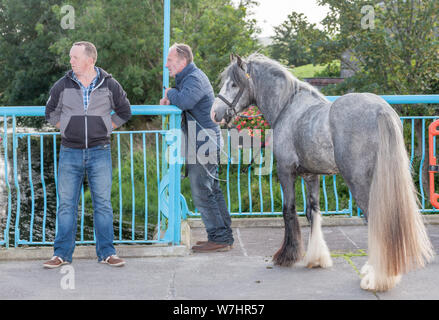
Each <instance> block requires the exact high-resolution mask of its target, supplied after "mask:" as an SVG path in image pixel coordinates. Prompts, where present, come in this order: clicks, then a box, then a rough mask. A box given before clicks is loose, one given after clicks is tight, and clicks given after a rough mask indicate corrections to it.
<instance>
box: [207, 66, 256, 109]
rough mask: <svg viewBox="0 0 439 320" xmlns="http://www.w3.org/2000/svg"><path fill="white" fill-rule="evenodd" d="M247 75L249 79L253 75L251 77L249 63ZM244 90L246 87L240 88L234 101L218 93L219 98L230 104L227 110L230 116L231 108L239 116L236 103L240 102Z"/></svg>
mask: <svg viewBox="0 0 439 320" xmlns="http://www.w3.org/2000/svg"><path fill="white" fill-rule="evenodd" d="M245 76H246V77H247V79H249V80H250V79H251V77H250V65H248V70H247V72H246V73H245ZM244 90H245V88H243V87H240V88H239V91H238V94H237V95H236V96H235V98H234V99H233V101H232V102H230V101H229V100H227V98H226V97H224V96H223V95H221V94H218V95H217V96H216V97H217V98H219V99H221V100H222V101H223V102H224V103H225V104H226V105H228V106H229V108H228V109H227V111H226V114H227V115H228V116H230V111H229V110H230V109H231V110H232V111H233V114H232V116H238V112H236V109H235V107H236V105H237V104H238V101H239V99H241V97H242V94H243V93H244Z"/></svg>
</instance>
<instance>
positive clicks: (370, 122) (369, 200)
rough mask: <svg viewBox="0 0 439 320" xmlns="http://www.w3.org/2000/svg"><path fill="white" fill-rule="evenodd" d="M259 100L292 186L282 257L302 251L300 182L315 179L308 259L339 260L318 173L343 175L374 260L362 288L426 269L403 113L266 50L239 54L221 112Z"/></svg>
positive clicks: (320, 263) (217, 110) (284, 180)
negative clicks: (325, 222)
mask: <svg viewBox="0 0 439 320" xmlns="http://www.w3.org/2000/svg"><path fill="white" fill-rule="evenodd" d="M251 104H255V105H257V106H258V107H259V109H260V110H261V112H262V113H263V114H264V117H265V119H267V120H268V122H269V123H270V125H271V128H272V129H273V152H274V156H275V157H276V160H277V168H278V171H277V172H278V177H279V180H280V183H281V185H282V189H283V192H284V206H283V218H284V222H285V235H284V241H283V244H282V246H281V248H280V249H279V250H278V251H277V252H276V253H275V255H274V257H273V260H274V262H275V264H277V265H281V266H289V265H292V264H293V263H295V262H297V261H299V260H301V259H302V257H303V252H302V250H303V249H302V240H301V234H300V227H299V222H298V218H297V214H296V207H295V180H296V178H297V176H302V177H303V178H304V180H305V182H306V187H307V200H306V217H307V219H308V221H309V222H310V224H311V233H310V239H309V245H308V249H307V252H306V254H305V257H304V259H305V264H306V266H307V267H309V268H312V267H322V268H326V267H330V266H332V260H331V256H330V253H329V250H328V247H327V245H326V243H325V241H324V239H323V233H322V230H321V216H320V207H319V175H320V174H329V175H332V174H337V173H339V174H341V176H343V178H344V180H345V181H346V183H347V185H348V187H349V189H350V190H351V192H352V195H353V197H354V198H355V200H356V202H357V204H358V206H359V207H360V208H361V209H362V211H363V212H364V215H365V217H366V219H367V221H368V236H369V239H368V247H369V248H368V262H367V263H366V264H365V265H364V267H363V268H362V269H361V273H362V280H361V288H363V289H366V290H373V291H385V290H388V289H390V288H392V287H393V286H395V284H396V283H398V281H399V280H400V278H401V275H402V274H403V273H406V272H408V271H410V270H412V269H414V268H417V267H422V266H424V265H425V263H426V262H428V261H429V260H431V258H432V257H433V249H432V246H431V243H430V240H429V238H428V236H427V233H426V230H425V226H424V224H423V219H422V216H421V215H420V212H419V208H418V203H417V198H416V189H415V186H414V183H413V180H412V177H411V174H410V168H409V165H410V163H409V160H408V156H407V151H406V149H405V146H404V139H403V135H402V126H401V121H400V119H399V117H398V115H397V114H396V112H395V111H394V110H393V109H392V108H391V107H390V106H389V105H388V104H387V103H386V102H385V101H384V100H383V99H382V98H381V97H379V96H377V95H374V94H370V93H350V94H346V95H344V96H342V97H340V98H338V99H337V100H336V101H335V102H333V103H331V102H329V101H328V100H327V99H326V98H325V97H324V96H323V95H322V94H321V93H320V92H319V91H318V90H317V89H315V88H313V87H312V86H310V85H309V84H307V83H305V82H302V81H300V80H298V79H296V78H295V77H294V76H293V75H292V74H291V73H290V72H288V70H287V69H286V68H285V67H283V66H282V65H281V64H279V63H277V62H276V61H273V60H271V59H268V58H267V57H265V56H263V55H259V54H253V55H251V56H249V57H248V58H247V59H246V60H244V59H241V58H240V57H239V56H232V62H231V64H230V65H229V66H228V67H227V68H226V70H225V71H224V72H223V73H222V87H221V91H220V93H219V95H218V96H217V98H216V99H215V102H214V105H213V107H212V112H211V117H212V120H214V121H216V122H220V121H221V120H225V121H226V122H227V123H230V122H231V120H232V119H233V118H234V116H236V115H237V114H238V113H239V112H242V111H243V110H245V109H246V108H247V107H248V106H249V105H251Z"/></svg>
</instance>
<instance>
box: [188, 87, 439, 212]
mask: <svg viewBox="0 0 439 320" xmlns="http://www.w3.org/2000/svg"><path fill="white" fill-rule="evenodd" d="M382 97H383V98H384V99H385V100H386V101H387V102H388V103H389V104H439V95H413V96H398V95H384V96H382ZM327 98H328V99H329V100H330V101H334V100H335V99H337V98H338V97H337V96H329V97H327ZM438 118H439V116H437V117H436V116H434V117H422V116H419V117H401V122H402V124H403V127H404V135H405V138H406V141H410V143H408V144H407V150H408V152H409V155H410V161H411V165H412V172H413V177H414V179H415V183H416V186H417V187H418V192H419V195H420V203H421V210H422V212H423V213H437V212H438V210H436V209H434V208H433V207H432V206H431V205H430V203H429V200H428V195H427V193H428V191H427V190H425V187H426V186H427V179H428V177H426V176H425V173H426V165H428V163H427V162H428V156H427V155H428V149H427V148H428V145H426V143H428V125H429V124H430V123H431V122H432V121H434V120H436V119H438ZM419 135H420V137H419ZM223 138H224V142H225V145H224V152H226V153H227V160H226V163H224V162H222V163H223V164H222V165H221V166H220V178H221V180H223V181H222V182H221V187H222V190H223V192H224V194H225V197H226V201H227V203H228V209H229V212H230V213H231V215H232V216H235V217H239V216H249V217H255V216H276V215H281V214H282V203H283V192H282V188H281V186H280V184H279V181H278V179H277V176H276V165H275V159H273V156H272V155H271V156H267V155H266V154H265V152H266V151H265V150H263V149H262V150H260V151H259V150H258V151H257V152H258V153H259V156H257V155H256V157H255V154H254V150H252V149H239V150H234V149H231V139H230V132H228V131H226V132H224V133H223ZM426 141H427V142H426ZM416 154H418V156H417V155H416ZM252 157H253V159H256V160H257V158H258V157H259V158H260V159H266V160H267V161H268V163H267V161H265V162H264V161H258V162H257V161H254V162H253V163H251V164H243V161H242V160H243V159H244V158H247V159H251V158H252ZM256 162H257V163H256ZM267 167H268V172H269V174H265V175H261V174H259V173H260V172H261V170H263V169H264V168H267ZM423 168H424V169H423ZM423 181H424V183H422V182H423ZM184 190H185V192H184V196H185V198H186V199H188V204H187V209H186V210H184V211H183V214H184V217H186V215H187V216H189V217H199V213H198V212H197V210H196V208H194V206H193V204H192V203H191V201H190V192H189V190H188V188H184ZM320 190H321V194H320V208H321V212H322V214H325V215H347V216H350V217H352V216H353V215H355V216H360V215H361V210H360V209H359V208H358V207H356V204H355V201H354V200H353V198H352V195H351V193H350V191H349V189H348V188H347V186H346V185H345V183H344V181H343V179H342V178H341V176H339V175H333V176H324V175H323V176H321V188H320ZM296 193H298V194H297V195H296V202H297V205H296V208H297V211H298V214H300V215H304V212H305V210H306V200H305V199H306V187H305V183H304V181H303V179H299V180H298V182H297V184H296Z"/></svg>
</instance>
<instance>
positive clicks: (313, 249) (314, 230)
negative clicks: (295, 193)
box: [303, 175, 332, 268]
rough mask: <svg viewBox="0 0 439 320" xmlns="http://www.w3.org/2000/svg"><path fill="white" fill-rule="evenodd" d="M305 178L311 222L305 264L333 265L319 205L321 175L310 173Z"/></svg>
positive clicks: (310, 265) (308, 212)
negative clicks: (323, 230) (324, 236)
mask: <svg viewBox="0 0 439 320" xmlns="http://www.w3.org/2000/svg"><path fill="white" fill-rule="evenodd" d="M303 179H304V180H305V182H306V189H307V190H306V191H307V192H306V194H307V195H306V198H307V199H306V217H307V219H308V221H309V223H310V224H311V230H310V235H309V241H308V250H307V252H306V255H305V265H306V266H307V267H308V268H314V267H322V268H329V267H332V259H331V255H330V253H329V250H328V246H327V245H326V242H325V240H324V239H323V232H322V223H321V219H322V217H321V215H320V206H319V187H320V184H319V176H318V175H310V176H305V177H303Z"/></svg>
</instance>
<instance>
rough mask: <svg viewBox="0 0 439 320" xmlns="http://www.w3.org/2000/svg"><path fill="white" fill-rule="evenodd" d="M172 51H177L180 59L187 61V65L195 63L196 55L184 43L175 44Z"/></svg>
mask: <svg viewBox="0 0 439 320" xmlns="http://www.w3.org/2000/svg"><path fill="white" fill-rule="evenodd" d="M170 49H175V50H176V51H177V55H178V57H179V58H180V59H186V62H187V64H189V63H191V62H193V61H194V55H193V54H192V49H191V47H189V46H188V45H187V44H184V43H174V44H173V45H172V46H171V48H170Z"/></svg>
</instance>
